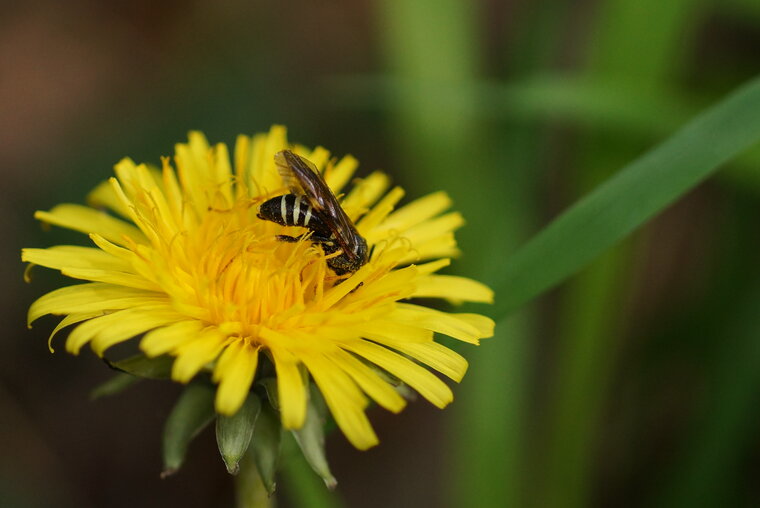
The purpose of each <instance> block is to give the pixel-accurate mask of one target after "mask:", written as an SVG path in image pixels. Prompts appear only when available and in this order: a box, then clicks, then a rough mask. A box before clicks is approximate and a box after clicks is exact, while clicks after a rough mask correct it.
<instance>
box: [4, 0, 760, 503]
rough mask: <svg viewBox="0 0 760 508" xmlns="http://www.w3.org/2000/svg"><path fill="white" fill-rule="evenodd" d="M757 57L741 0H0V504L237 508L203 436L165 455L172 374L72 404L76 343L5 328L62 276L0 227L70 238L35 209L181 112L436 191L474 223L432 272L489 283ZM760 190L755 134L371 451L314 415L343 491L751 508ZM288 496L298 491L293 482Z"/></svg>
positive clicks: (173, 135)
mask: <svg viewBox="0 0 760 508" xmlns="http://www.w3.org/2000/svg"><path fill="white" fill-rule="evenodd" d="M759 70H760V3H758V2H756V1H754V0H726V1H723V2H710V1H705V0H701V1H698V0H672V1H668V2H663V1H662V0H599V1H590V0H588V1H580V2H562V1H542V2H531V1H527V0H515V1H503V2H497V1H480V2H466V1H454V0H443V1H434V0H423V1H416V2H406V1H404V0H389V1H380V0H377V1H374V2H370V1H326V2H307V1H294V2H246V1H242V0H224V1H220V2H213V3H211V2H179V1H168V2H147V1H133V2H108V3H106V2H96V1H70V2H65V3H64V2H52V1H49V2H46V1H34V2H25V3H23V4H22V3H12V4H11V3H5V4H4V5H3V8H2V16H1V17H0V171H1V172H2V173H1V174H2V187H1V189H0V192H2V195H1V196H0V214H1V216H2V221H1V222H0V224H1V225H2V226H1V227H2V229H1V230H0V233H1V234H2V238H3V239H4V241H3V242H2V246H3V248H2V251H0V255H1V256H2V258H1V259H0V278H1V280H2V281H3V291H2V292H0V298H2V301H1V302H0V303H1V305H0V309H2V310H1V312H2V325H3V330H4V333H3V338H2V340H1V341H0V505H1V506H3V507H6V506H7V507H37V506H56V507H58V506H60V507H69V506H71V507H73V506H77V507H91V506H92V507H94V506H98V507H100V506H109V507H110V506H115V507H119V506H124V507H126V506H232V504H233V482H232V480H231V478H230V477H228V475H227V474H226V472H225V470H224V466H223V464H222V462H221V460H220V458H219V456H218V453H217V451H216V450H215V444H214V441H213V432H209V431H207V432H205V433H204V434H202V435H201V436H200V438H199V439H198V440H197V441H196V442H195V443H194V445H193V447H192V448H191V450H190V454H189V458H188V462H187V463H186V464H185V467H184V468H183V470H182V471H181V472H180V473H179V474H178V475H176V476H174V477H171V478H168V479H164V480H161V479H160V478H159V472H160V468H161V460H160V438H161V428H162V425H163V421H164V419H165V417H166V415H167V414H168V411H169V409H170V408H171V405H172V402H173V399H174V398H175V397H176V395H177V394H178V393H179V391H180V387H179V386H177V385H174V384H172V383H159V382H153V383H147V382H145V383H143V384H140V385H138V386H137V387H135V388H134V389H132V390H130V391H128V392H126V393H124V394H122V395H119V396H117V397H114V398H108V399H102V400H98V401H96V402H91V401H90V400H89V398H88V393H89V390H90V389H91V388H92V387H94V386H95V385H96V384H97V383H99V382H101V381H104V380H105V379H107V378H108V377H109V375H110V372H109V371H108V369H106V368H105V367H104V366H103V364H102V363H101V362H100V361H99V360H98V359H97V358H96V357H95V355H93V354H91V353H90V352H89V351H86V352H84V353H83V354H82V355H81V357H79V358H75V357H72V356H70V355H67V354H65V352H63V351H59V352H57V353H56V354H54V355H51V354H49V353H48V351H47V348H46V339H47V334H48V333H49V331H50V330H51V329H52V327H53V326H54V321H53V320H44V321H41V322H40V323H39V324H37V325H36V326H35V328H34V329H32V330H31V331H30V330H27V329H26V328H25V313H26V309H27V308H28V306H29V304H30V303H31V302H32V301H33V300H34V299H35V298H36V297H38V296H40V295H42V294H43V293H44V292H46V291H48V290H50V289H52V288H53V287H56V285H60V284H61V278H60V277H57V276H56V275H55V274H51V273H46V271H45V270H42V269H37V270H36V271H35V273H34V278H33V282H32V283H31V284H25V283H23V281H22V273H23V266H22V264H21V263H20V254H19V250H20V248H21V247H25V246H26V247H45V246H50V245H55V244H60V243H82V242H84V238H83V237H82V236H81V235H77V234H76V233H71V232H66V231H60V230H52V231H49V232H44V231H43V230H42V228H40V226H39V224H38V223H37V222H36V221H35V220H34V219H33V217H32V215H33V212H34V211H35V210H37V209H49V208H51V207H52V206H54V205H55V204H57V203H59V202H82V201H83V199H84V197H85V195H86V194H87V192H88V191H89V190H90V189H91V188H92V187H94V186H95V185H96V184H97V183H99V182H100V181H102V180H103V179H106V178H107V177H108V176H110V174H111V169H112V166H113V164H114V163H115V162H116V161H118V160H119V159H120V158H121V157H123V156H130V157H132V158H133V159H135V160H137V161H147V162H154V163H156V162H158V161H159V157H160V156H162V155H171V154H172V152H173V146H174V143H176V142H180V141H183V140H185V136H186V134H187V131H189V130H190V129H200V130H203V131H204V132H205V133H206V134H207V136H208V137H209V139H210V141H212V142H217V141H225V142H227V143H230V144H231V143H233V142H234V138H235V136H236V135H237V134H238V133H246V134H252V133H254V132H258V131H263V130H266V129H268V128H269V126H270V125H271V124H272V123H283V124H285V125H287V126H288V128H289V136H290V138H291V139H292V140H297V141H299V142H301V143H304V144H307V145H316V144H320V145H323V146H325V147H327V148H328V149H330V150H332V151H333V153H335V154H337V155H342V154H345V153H352V154H354V155H355V156H357V157H358V158H359V160H360V161H361V163H362V166H361V168H362V169H361V170H360V172H361V173H362V174H367V173H368V172H369V171H370V170H373V169H376V168H382V169H385V170H386V171H388V172H389V173H390V174H391V175H392V176H393V178H394V180H395V181H396V182H398V183H401V184H403V185H404V186H405V187H406V188H407V196H410V197H418V196H421V195H424V194H426V193H428V192H432V191H434V190H438V189H446V190H447V191H449V192H450V193H451V195H452V196H453V197H454V199H455V201H456V203H457V205H456V206H457V208H458V209H459V210H461V211H462V212H463V213H464V215H465V218H466V219H467V220H468V225H467V226H466V227H465V228H464V229H463V230H462V231H461V232H460V234H459V235H458V236H459V238H460V243H461V245H462V248H463V250H464V252H465V255H464V256H463V257H462V258H461V259H460V260H458V261H457V262H456V263H455V264H454V268H453V270H454V271H455V272H457V273H459V274H464V275H468V276H473V277H477V278H479V279H480V280H483V281H484V282H486V283H488V282H489V280H491V279H492V278H493V274H494V273H498V269H499V266H500V263H501V262H502V261H503V259H505V257H506V256H508V255H509V253H510V251H511V250H513V249H514V248H516V247H518V246H519V245H520V244H521V243H522V242H523V241H524V240H525V239H526V238H528V237H530V236H531V235H532V234H534V233H535V232H536V231H538V230H539V229H540V228H541V227H542V226H543V225H544V224H546V223H547V222H548V221H549V220H550V219H551V218H552V217H554V216H556V214H557V213H559V212H560V211H561V210H563V209H564V208H565V207H567V206H568V205H570V204H572V203H573V202H574V201H575V200H577V199H578V198H579V197H580V196H582V195H583V194H584V193H585V192H587V191H588V190H589V189H591V188H593V187H594V186H595V185H596V184H597V183H598V182H600V181H602V180H603V179H604V178H605V177H606V176H609V175H611V174H613V173H614V172H615V171H616V170H618V169H619V168H620V167H622V166H623V165H625V164H626V163H627V162H629V161H631V160H632V159H633V158H635V156H636V155H638V154H640V153H642V152H643V151H644V150H646V149H647V148H649V147H651V146H654V145H655V144H656V143H657V142H658V141H659V140H662V139H665V138H666V137H667V136H668V135H669V134H670V133H672V132H674V130H675V129H676V128H677V127H678V126H679V125H680V124H681V123H683V122H684V121H686V120H687V119H688V118H690V117H691V116H692V115H693V114H695V113H696V112H698V111H699V110H700V109H701V108H703V107H705V106H706V105H709V104H711V103H712V102H714V101H715V100H717V99H718V98H720V97H721V96H722V95H724V94H725V93H727V92H728V91H730V90H731V89H732V88H734V87H736V86H737V85H739V84H740V83H742V82H743V81H744V80H746V79H748V78H750V77H752V76H753V75H755V74H756V73H757V72H758V71H759ZM758 114H760V112H759V113H758ZM758 197H760V157H758V156H757V154H753V153H750V154H747V155H746V156H743V157H742V158H740V159H738V160H737V161H735V162H733V163H732V164H731V165H729V166H728V167H726V168H725V169H724V170H723V171H722V172H720V173H719V174H718V175H717V176H716V177H715V178H714V179H712V180H710V181H708V182H706V183H705V184H703V185H701V186H700V187H699V188H697V189H696V190H695V191H693V192H692V193H690V194H689V195H688V196H686V197H685V198H683V199H682V200H680V201H679V202H678V203H677V204H676V205H674V206H673V207H671V208H670V209H669V210H667V211H666V212H665V213H664V214H663V215H661V216H660V217H658V218H657V219H655V220H654V221H653V222H652V223H651V224H650V225H648V227H646V228H645V229H644V230H643V231H642V232H639V233H637V234H636V235H635V236H634V237H633V238H632V239H629V240H626V241H625V242H624V243H623V244H622V245H620V246H618V247H616V248H615V249H614V250H613V251H612V252H610V253H608V254H606V255H605V256H604V257H603V258H601V259H599V260H597V261H596V262H595V263H594V264H593V265H592V266H591V267H589V268H588V269H586V270H585V271H584V272H583V273H582V274H580V275H579V276H576V277H574V278H573V279H572V280H570V281H569V282H568V283H566V284H565V285H563V286H562V287H560V288H559V289H557V290H555V291H552V292H551V293H549V294H548V295H546V296H545V297H542V298H541V299H540V300H539V301H537V302H536V303H535V304H533V305H531V306H530V308H529V309H525V310H522V311H521V312H520V313H518V314H516V315H514V316H512V317H511V318H510V319H509V320H507V321H504V322H501V323H499V326H498V329H497V330H498V333H497V336H496V338H494V339H491V340H489V341H486V342H484V344H483V345H482V346H481V347H480V348H477V349H475V348H472V347H462V348H460V349H459V350H460V351H461V352H462V353H463V354H465V355H466V356H467V357H468V358H469V359H470V360H471V366H470V372H469V373H468V376H467V377H466V378H465V381H464V382H463V383H462V384H461V386H458V387H455V394H456V397H457V399H456V400H455V402H454V404H453V405H452V406H451V407H450V408H448V409H446V410H445V411H443V412H440V411H438V410H436V409H434V408H432V406H430V405H429V404H427V403H426V402H424V401H419V402H417V403H415V404H412V405H411V406H410V407H409V408H408V409H407V410H406V411H405V412H404V413H402V414H401V415H398V416H393V415H388V414H386V413H384V412H383V411H380V410H377V409H373V410H371V417H372V420H373V423H374V424H375V426H376V428H377V429H378V433H379V435H380V438H381V445H380V446H379V447H377V448H375V449H373V450H371V451H368V452H359V451H356V450H354V449H352V448H351V447H350V445H348V444H347V443H346V441H345V439H344V438H343V437H342V436H340V435H338V434H337V433H336V434H334V435H332V436H331V437H330V439H329V443H328V449H329V456H330V459H331V463H332V466H333V469H334V472H335V474H336V476H337V477H338V480H339V482H340V484H339V487H338V490H337V492H336V496H337V498H338V499H342V500H343V502H344V503H345V504H346V505H347V506H378V507H380V506H457V507H458V506H505V505H511V506H644V505H645V506H717V505H722V506H756V505H757V504H758V503H760V489H759V488H758V483H757V477H758V474H760V409H759V408H760V404H758V403H760V369H758V365H760V313H759V312H758V310H760V273H759V271H758V268H757V266H758V254H757V253H758V247H759V243H760V242H759V241H758V234H759V232H760V230H759V229H758V223H759V221H758V218H759V217H760V215H759V213H758V212H760V200H759V199H758ZM497 298H498V294H497ZM476 311H479V312H484V308H483V307H478V308H477V309H476ZM59 342H60V341H59ZM61 349H62V348H61ZM280 492H281V494H282V495H281V496H280V497H279V499H280V500H281V501H282V503H283V504H287V503H290V505H298V504H299V501H297V499H298V496H297V494H296V493H297V492H298V486H297V485H295V484H294V483H288V478H287V477H286V478H285V479H283V481H282V482H281V483H280ZM288 499H290V501H288Z"/></svg>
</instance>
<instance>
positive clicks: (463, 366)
mask: <svg viewBox="0 0 760 508" xmlns="http://www.w3.org/2000/svg"><path fill="white" fill-rule="evenodd" d="M383 343H384V344H385V345H387V346H390V347H392V348H393V349H395V350H396V351H399V352H401V353H404V354H405V355H407V356H409V357H411V358H414V359H415V360H418V361H419V362H421V363H424V364H425V365H427V366H428V367H431V368H433V369H435V370H437V371H438V372H440V373H441V374H443V375H445V376H448V377H450V378H451V379H453V380H454V381H456V382H459V381H461V380H462V378H463V377H464V373H465V372H467V360H465V359H464V357H463V356H462V355H460V354H459V353H456V352H454V351H452V350H451V349H449V348H447V347H446V346H443V345H441V344H439V343H437V342H433V341H430V342H416V343H415V342H404V341H403V340H398V339H395V338H393V339H390V338H386V339H385V340H384V341H383Z"/></svg>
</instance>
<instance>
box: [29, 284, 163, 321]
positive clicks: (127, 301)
mask: <svg viewBox="0 0 760 508" xmlns="http://www.w3.org/2000/svg"><path fill="white" fill-rule="evenodd" d="M162 302H165V303H167V304H168V300H167V298H166V295H162V294H159V293H154V292H148V291H142V290H139V289H133V288H126V287H121V286H114V285H112V284H104V283H102V282H91V283H87V284H78V285H75V286H66V287H63V288H61V289H56V290H55V291H51V292H50V293H47V294H46V295H44V296H42V297H40V298H38V299H37V300H36V301H35V302H34V303H33V304H32V305H31V306H30V307H29V313H28V320H27V322H28V324H29V325H31V324H32V323H33V322H35V321H36V320H37V319H39V318H41V317H42V316H46V315H48V314H56V315H63V314H80V313H91V312H105V311H113V310H120V309H127V308H130V307H137V306H145V305H155V304H157V303H162Z"/></svg>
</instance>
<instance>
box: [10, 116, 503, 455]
mask: <svg viewBox="0 0 760 508" xmlns="http://www.w3.org/2000/svg"><path fill="white" fill-rule="evenodd" d="M284 149H291V150H293V151H294V152H295V153H297V154H299V155H300V156H302V157H304V158H305V159H307V160H309V161H311V162H312V163H313V164H314V165H316V167H317V168H318V169H319V171H321V172H322V176H323V178H324V181H325V182H326V183H327V185H329V187H330V188H331V189H332V191H333V192H334V193H335V194H336V195H338V196H339V197H341V196H342V198H341V201H340V202H341V206H342V208H343V210H345V212H346V214H347V215H348V217H349V218H350V219H351V220H352V221H353V222H354V223H355V225H356V229H357V231H358V233H359V234H360V235H361V236H362V237H363V238H364V239H366V242H367V244H368V247H369V249H370V250H371V255H370V256H369V259H368V261H367V262H366V264H363V266H361V267H360V268H358V269H357V270H356V271H354V272H349V273H347V274H343V275H338V274H336V273H335V272H334V271H333V270H332V269H331V268H330V266H329V263H328V262H329V259H330V258H331V257H334V256H336V255H339V254H340V252H329V250H330V249H326V248H324V247H323V246H322V245H320V244H319V243H318V242H315V241H312V239H311V238H310V235H309V234H304V233H308V231H307V230H305V229H304V228H300V227H296V226H283V225H280V224H276V223H274V222H271V221H266V220H262V219H261V218H259V217H258V216H257V211H258V207H259V205H261V203H263V202H265V201H266V200H268V199H270V198H272V197H275V196H278V195H282V194H286V193H288V192H289V191H288V189H287V188H286V187H285V185H284V183H283V181H282V179H281V177H280V175H279V174H278V172H277V170H276V167H275V160H274V159H275V157H274V156H275V154H276V153H277V152H279V151H281V150H284ZM162 162H163V164H162V168H161V169H160V170H158V169H156V168H152V167H150V166H147V165H145V164H139V165H138V164H135V163H134V162H133V161H131V160H130V159H124V160H122V161H121V162H119V163H118V164H117V165H116V167H115V172H116V177H114V178H111V179H110V180H109V181H108V182H105V183H103V184H101V185H100V186H98V187H97V188H95V190H94V191H93V192H92V193H91V194H90V195H89V206H82V205H76V204H62V205H59V206H56V207H55V208H53V209H52V210H50V211H48V212H37V214H36V217H37V218H38V219H39V220H41V221H43V222H45V223H48V224H52V225H56V226H61V227H65V228H69V229H73V230H76V231H79V232H82V233H85V234H87V235H89V238H90V239H91V241H92V244H93V245H92V246H90V247H80V246H55V247H51V248H47V249H24V251H23V253H22V258H23V260H24V261H26V262H29V263H32V264H35V265H41V266H45V267H48V268H52V269H56V270H60V272H61V273H62V274H64V275H66V276H68V277H71V278H73V279H78V280H82V281H86V282H84V283H78V284H75V285H72V286H67V287H63V288H61V289H58V290H56V291H53V292H51V293H48V294H46V295H44V296H43V297H41V298H40V299H38V300H37V301H36V302H34V304H32V306H31V308H30V309H29V322H30V324H31V323H32V322H33V321H35V320H36V319H38V318H39V317H41V316H44V315H47V314H54V315H60V316H64V318H63V320H62V321H61V322H60V324H59V325H58V326H57V327H56V328H55V330H54V332H53V334H55V333H57V332H58V331H59V330H61V329H62V328H64V327H68V326H74V325H75V327H74V328H73V330H72V331H71V333H70V334H69V336H68V339H67V341H66V349H67V350H68V351H69V352H70V353H73V354H77V353H79V351H80V350H81V348H82V347H83V346H85V345H87V344H89V345H90V347H91V348H92V349H93V351H95V353H97V354H98V355H101V356H102V355H103V354H104V353H105V352H106V350H107V349H108V348H110V347H111V346H114V345H115V344H118V343H121V342H124V341H127V340H129V339H132V338H134V337H138V336H142V338H141V339H140V348H141V349H142V351H143V352H144V353H145V354H146V355H148V356H151V357H152V356H159V355H165V354H168V355H171V356H173V357H175V361H174V363H173V366H172V372H171V375H172V378H173V379H175V380H176V381H179V382H183V383H186V382H188V381H190V380H191V379H192V378H193V377H195V376H196V375H197V374H199V372H201V371H204V370H206V371H208V372H210V373H211V377H212V379H213V381H214V382H216V383H218V389H217V392H216V399H215V406H216V411H217V412H218V413H219V414H223V415H232V414H234V413H235V412H236V411H237V410H238V409H239V408H240V407H241V405H242V404H243V402H244V400H245V398H246V396H247V395H248V392H249V391H250V389H251V387H252V384H253V383H254V380H255V379H258V378H257V377H256V374H257V370H259V371H261V370H262V368H261V367H262V365H263V363H264V362H266V363H267V364H270V365H273V367H274V373H275V375H276V380H277V381H276V383H277V393H278V402H279V404H278V405H279V410H280V419H281V422H282V425H283V426H284V427H285V428H289V429H298V428H300V427H301V426H302V425H303V423H304V419H305V415H306V407H307V397H308V390H307V387H308V382H309V378H310V379H311V380H313V382H314V383H315V384H316V386H317V387H318V388H319V390H320V392H321V393H322V395H323V397H324V400H325V402H326V404H327V407H328V408H329V410H330V412H331V413H332V415H333V417H334V418H335V421H336V422H337V424H338V426H339V427H340V428H341V430H342V431H343V433H344V434H345V435H346V437H347V438H348V439H349V441H350V442H351V443H352V444H353V445H354V446H356V447H357V448H360V449H366V448H369V447H371V446H373V445H375V444H376V443H377V437H376V435H375V433H374V431H373V429H372V427H371V425H370V423H369V421H368V419H367V417H366V415H365V408H366V407H367V405H368V403H369V400H370V399H372V400H374V401H375V402H376V403H377V404H378V405H380V406H382V407H384V408H386V409H388V410H390V411H393V412H398V411H400V410H401V409H402V408H403V407H404V405H405V400H404V399H403V398H402V397H401V396H400V395H399V393H398V392H397V391H396V390H395V389H394V387H393V385H392V384H391V383H389V377H388V376H387V374H390V375H391V376H393V377H395V378H397V379H399V380H401V381H402V382H404V383H405V384H407V385H408V386H410V387H412V388H413V389H415V390H416V391H417V392H419V393H420V394H421V395H422V396H423V397H425V398H426V399H428V400H429V401H430V402H432V403H433V404H435V405H436V406H438V407H443V406H445V405H446V404H448V403H449V402H451V400H452V393H451V390H450V389H449V388H448V386H447V385H446V384H445V383H444V382H442V381H441V380H440V379H439V378H438V377H437V376H435V375H434V374H433V373H431V372H430V371H429V370H428V369H426V368H424V367H423V366H422V365H426V366H428V367H430V368H432V369H434V370H437V371H438V372H440V373H442V374H444V375H446V376H448V377H450V378H451V379H453V380H455V381H459V380H460V379H461V378H462V376H463V375H464V373H465V370H466V369H467V362H466V361H465V360H464V358H462V357H461V356H460V355H459V354H457V353H455V352H453V351H451V350H450V349H448V348H446V347H444V346H442V345H441V344H439V343H437V342H435V341H434V332H438V333H442V334H445V335H449V336H451V337H454V338H455V339H459V340H461V341H464V342H469V343H472V344H477V343H478V340H479V339H481V338H484V337H489V336H491V335H492V332H493V322H492V321H491V320H490V319H488V318H486V317H484V316H481V315H478V314H453V313H446V312H442V311H438V310H434V309H431V308H427V307H424V306H421V305H418V304H415V303H410V302H408V301H407V300H409V299H414V298H418V297H425V298H442V299H446V300H450V301H455V302H456V301H475V302H490V301H491V300H492V292H491V291H490V290H489V289H488V288H487V287H485V286H484V285H482V284H480V283H477V282H475V281H472V280H470V279H466V278H462V277H456V276H451V275H440V274H437V273H436V272H437V271H439V270H440V269H441V268H443V267H445V266H446V265H448V264H449V258H450V257H451V256H453V255H455V254H456V253H457V248H456V242H455V240H454V236H453V231H454V230H455V229H456V228H458V227H459V226H461V225H462V217H461V216H460V215H459V214H458V213H456V212H449V213H445V212H446V210H447V209H448V208H449V207H450V205H451V203H450V200H449V198H448V197H447V196H446V194H444V193H442V192H439V193H435V194H431V195H429V196H427V197H424V198H422V199H418V200H416V201H413V202H411V203H409V204H407V205H405V206H402V207H400V208H398V209H395V206H396V205H397V203H398V202H399V201H400V200H401V198H402V196H403V191H402V190H401V189H400V188H393V189H391V190H390V191H388V186H389V181H388V178H387V176H386V175H384V174H383V173H380V172H375V173H372V174H370V175H369V176H368V177H366V178H364V179H361V180H357V181H356V182H355V183H354V184H353V186H351V188H350V189H346V188H347V184H348V182H349V181H350V180H351V178H352V176H353V174H354V171H355V170H356V168H357V165H358V163H357V161H356V160H355V159H354V158H353V157H350V156H346V157H343V158H342V159H340V160H335V159H330V155H329V152H327V151H326V150H325V149H323V148H321V147H318V148H315V149H314V150H308V149H306V148H304V147H302V146H298V145H295V146H293V145H290V144H289V143H288V142H287V140H286V135H285V129H284V128H283V127H278V126H275V127H273V128H272V129H271V130H270V132H269V133H267V134H259V135H255V136H253V137H247V136H239V137H238V139H237V142H236V144H235V149H234V153H233V154H232V158H231V157H230V154H229V153H228V149H227V147H226V145H224V144H217V145H215V146H213V147H212V146H209V144H208V142H207V141H206V139H205V137H204V136H203V135H202V134H200V133H198V132H193V133H191V134H190V136H189V142H188V143H186V144H178V145H177V146H176V154H175V157H174V160H173V162H172V161H171V160H170V159H169V158H164V159H163V161H162ZM344 189H346V190H344ZM341 193H344V194H341ZM281 235H287V236H290V237H291V238H294V239H297V241H282V236H281ZM51 339H52V335H51ZM420 364H422V365H420Z"/></svg>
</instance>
